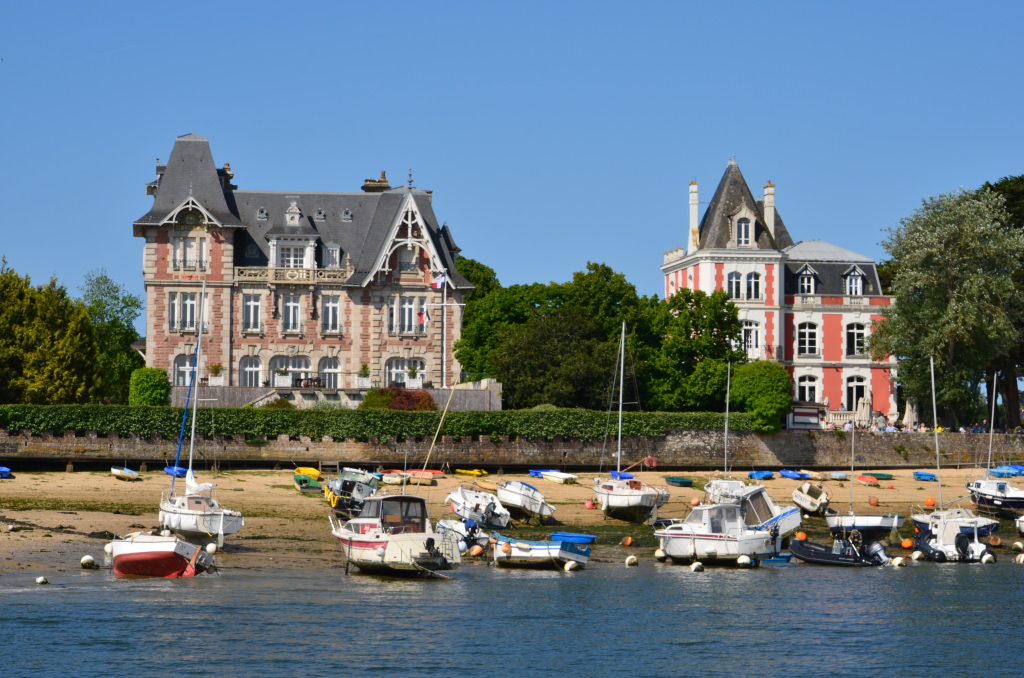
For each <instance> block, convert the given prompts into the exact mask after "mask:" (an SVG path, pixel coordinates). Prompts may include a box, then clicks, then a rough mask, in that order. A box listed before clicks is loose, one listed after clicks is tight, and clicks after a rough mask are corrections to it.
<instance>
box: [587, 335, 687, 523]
mask: <svg viewBox="0 0 1024 678" xmlns="http://www.w3.org/2000/svg"><path fill="white" fill-rule="evenodd" d="M625 368H626V322H625V321H623V322H622V339H621V341H620V342H619V436H618V449H617V452H616V454H615V473H614V474H613V475H612V477H611V478H609V479H607V480H602V479H601V478H600V477H597V478H594V496H595V498H596V500H597V504H598V505H599V506H600V507H601V510H602V511H604V514H605V516H607V517H609V518H618V519H619V520H626V521H628V522H631V523H642V522H645V521H647V520H648V519H650V518H651V517H652V515H657V510H658V508H660V507H662V506H664V505H665V504H667V503H668V498H669V494H668V490H665V489H661V488H657V487H652V486H650V485H648V484H647V483H645V482H643V481H641V480H638V479H636V478H632V477H630V478H625V477H623V475H624V474H623V473H622V393H623V389H624V386H625V374H624V373H625ZM625 475H629V474H625Z"/></svg>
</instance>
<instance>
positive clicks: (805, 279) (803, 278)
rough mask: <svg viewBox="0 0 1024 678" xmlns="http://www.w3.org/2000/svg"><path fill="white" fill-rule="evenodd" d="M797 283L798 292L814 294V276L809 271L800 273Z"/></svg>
mask: <svg viewBox="0 0 1024 678" xmlns="http://www.w3.org/2000/svg"><path fill="white" fill-rule="evenodd" d="M797 284H798V287H799V290H800V294H814V276H813V275H811V274H810V273H801V274H800V277H799V278H798V279H797Z"/></svg>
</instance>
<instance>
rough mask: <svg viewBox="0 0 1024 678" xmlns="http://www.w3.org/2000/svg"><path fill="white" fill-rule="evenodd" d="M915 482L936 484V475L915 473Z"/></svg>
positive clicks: (922, 472) (925, 472)
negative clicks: (921, 481)
mask: <svg viewBox="0 0 1024 678" xmlns="http://www.w3.org/2000/svg"><path fill="white" fill-rule="evenodd" d="M914 480H923V481H926V482H935V474H934V473H928V472H927V471H914Z"/></svg>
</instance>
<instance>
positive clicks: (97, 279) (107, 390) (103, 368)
mask: <svg viewBox="0 0 1024 678" xmlns="http://www.w3.org/2000/svg"><path fill="white" fill-rule="evenodd" d="M80 290H81V291H82V301H83V302H84V304H85V308H86V311H87V313H88V317H89V321H90V322H91V323H92V327H93V331H94V333H95V335H96V343H97V345H98V348H99V356H98V358H97V361H96V376H95V379H94V384H93V386H94V390H93V394H94V397H96V398H99V399H104V400H110V401H113V402H120V403H123V402H127V400H128V391H129V388H130V382H131V376H132V373H133V372H134V371H135V370H137V369H139V368H140V367H143V366H144V364H145V361H143V359H142V356H140V355H139V354H138V353H137V352H136V351H134V350H133V349H132V343H134V342H135V341H136V340H138V338H139V333H138V332H136V331H135V319H136V318H138V317H139V315H141V314H142V310H143V303H142V299H141V298H140V297H138V296H136V295H134V294H130V293H129V292H128V291H127V290H126V289H125V287H124V286H123V285H118V284H117V283H115V282H114V281H113V280H112V279H111V278H110V276H108V275H107V273H106V271H105V270H103V269H102V268H101V269H99V270H98V271H93V272H91V273H88V274H87V275H86V276H85V284H84V285H82V287H81V288H80Z"/></svg>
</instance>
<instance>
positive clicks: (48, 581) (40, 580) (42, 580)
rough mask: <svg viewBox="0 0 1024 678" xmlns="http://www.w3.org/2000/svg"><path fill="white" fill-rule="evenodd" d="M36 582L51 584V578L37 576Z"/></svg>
mask: <svg viewBox="0 0 1024 678" xmlns="http://www.w3.org/2000/svg"><path fill="white" fill-rule="evenodd" d="M36 583H37V584H49V583H50V580H49V579H47V578H46V577H36Z"/></svg>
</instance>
